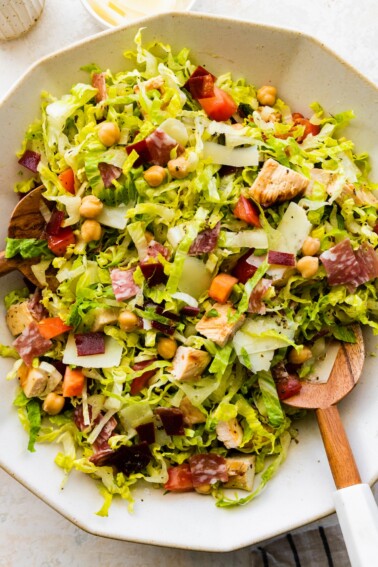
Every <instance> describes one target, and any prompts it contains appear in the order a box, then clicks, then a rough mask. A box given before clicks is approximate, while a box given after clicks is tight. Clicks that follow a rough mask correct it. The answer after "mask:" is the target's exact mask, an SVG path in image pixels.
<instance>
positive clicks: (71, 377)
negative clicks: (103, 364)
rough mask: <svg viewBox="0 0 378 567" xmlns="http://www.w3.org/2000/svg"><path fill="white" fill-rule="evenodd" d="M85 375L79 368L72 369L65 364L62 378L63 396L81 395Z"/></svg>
mask: <svg viewBox="0 0 378 567" xmlns="http://www.w3.org/2000/svg"><path fill="white" fill-rule="evenodd" d="M84 383H85V376H84V374H83V371H82V370H81V368H75V369H72V368H70V367H69V366H67V368H66V371H65V373H64V378H63V397H64V398H71V397H72V396H81V394H82V393H83V388H84Z"/></svg>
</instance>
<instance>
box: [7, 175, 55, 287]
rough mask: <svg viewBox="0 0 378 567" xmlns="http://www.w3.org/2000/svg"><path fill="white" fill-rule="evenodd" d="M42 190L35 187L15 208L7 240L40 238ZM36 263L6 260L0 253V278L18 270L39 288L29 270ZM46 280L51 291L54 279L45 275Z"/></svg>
mask: <svg viewBox="0 0 378 567" xmlns="http://www.w3.org/2000/svg"><path fill="white" fill-rule="evenodd" d="M42 189H43V186H40V187H36V188H35V189H33V190H32V191H30V193H28V194H27V195H25V197H23V198H22V199H21V201H20V202H19V203H18V204H17V205H16V206H15V208H14V209H13V212H12V215H11V218H10V222H9V227H8V237H9V238H41V235H42V233H43V230H44V228H45V224H46V221H45V219H44V218H43V216H42V214H41V212H40V205H41V199H42ZM38 262H39V258H31V259H30V260H24V259H23V258H21V256H15V257H14V258H6V257H5V252H0V277H1V276H5V274H9V273H10V272H13V271H14V270H18V271H19V272H21V274H22V275H23V276H24V277H25V278H27V279H28V280H29V281H30V282H31V283H32V284H34V285H35V286H37V287H41V284H40V282H39V281H38V280H37V278H36V277H35V275H34V273H33V270H32V269H31V267H32V266H33V264H37V263H38ZM49 277H50V279H49ZM47 279H48V282H49V286H50V284H51V287H52V289H53V286H54V285H55V284H56V283H57V282H56V280H55V277H54V276H52V275H50V276H49V275H47ZM55 287H56V285H55Z"/></svg>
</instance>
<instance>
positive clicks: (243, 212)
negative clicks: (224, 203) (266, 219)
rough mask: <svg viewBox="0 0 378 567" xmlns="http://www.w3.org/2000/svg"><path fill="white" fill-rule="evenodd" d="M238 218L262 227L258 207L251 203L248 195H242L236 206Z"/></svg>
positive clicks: (235, 213) (235, 212)
mask: <svg viewBox="0 0 378 567" xmlns="http://www.w3.org/2000/svg"><path fill="white" fill-rule="evenodd" d="M234 215H235V217H236V218H238V219H240V220H243V221H244V222H246V223H248V224H251V225H253V226H256V227H258V228H259V227H261V223H260V219H259V214H258V211H257V207H256V206H255V205H254V204H253V203H251V201H249V200H248V199H247V198H246V197H244V196H243V195H240V197H239V200H238V202H237V203H236V207H235V209H234Z"/></svg>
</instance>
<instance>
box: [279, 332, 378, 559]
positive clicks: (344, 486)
mask: <svg viewBox="0 0 378 567" xmlns="http://www.w3.org/2000/svg"><path fill="white" fill-rule="evenodd" d="M354 332H355V335H356V339H357V341H356V343H355V344H351V343H341V346H340V348H339V351H338V353H337V357H336V360H335V363H334V365H333V368H332V371H331V374H330V377H329V380H328V382H326V383H325V384H316V383H311V382H304V383H303V385H302V389H301V391H300V392H299V394H297V395H296V396H293V397H291V398H289V399H287V400H285V403H286V404H288V405H290V406H292V407H297V408H307V409H314V410H315V413H316V417H317V421H318V425H319V429H320V432H321V435H322V439H323V443H324V447H325V450H326V453H327V457H328V461H329V464H330V467H331V471H332V475H333V478H334V481H335V484H336V487H337V489H338V490H337V492H335V494H334V502H335V507H336V512H337V516H338V519H339V522H340V527H341V530H342V532H343V536H344V540H345V544H346V547H347V550H348V554H349V558H350V561H351V564H352V566H353V567H372V566H373V565H377V564H378V509H377V506H376V503H375V499H374V496H373V493H372V491H371V489H370V487H369V485H368V484H362V483H361V478H360V474H359V472H358V468H357V465H356V462H355V459H354V456H353V453H352V450H351V447H350V445H349V441H348V438H347V436H346V433H345V430H344V427H343V424H342V422H341V419H340V414H339V412H338V409H337V407H336V404H337V403H338V402H339V401H340V400H342V399H343V398H344V397H345V396H346V395H347V394H348V393H349V392H350V391H351V390H352V389H353V388H354V386H355V385H356V383H357V381H358V379H359V377H360V375H361V372H362V367H363V364H364V358H365V349H364V341H363V336H362V331H361V328H360V327H359V326H356V327H354Z"/></svg>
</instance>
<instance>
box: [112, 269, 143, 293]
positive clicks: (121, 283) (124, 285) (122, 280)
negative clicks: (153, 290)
mask: <svg viewBox="0 0 378 567" xmlns="http://www.w3.org/2000/svg"><path fill="white" fill-rule="evenodd" d="M134 272H135V268H132V269H130V270H119V269H118V268H116V269H115V270H112V271H111V272H110V278H111V280H112V288H113V291H114V295H115V297H116V299H117V301H124V300H126V299H130V298H131V297H135V296H136V295H137V294H138V293H139V292H140V291H141V289H140V287H139V286H137V285H136V283H135V282H134V277H133V276H134Z"/></svg>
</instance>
